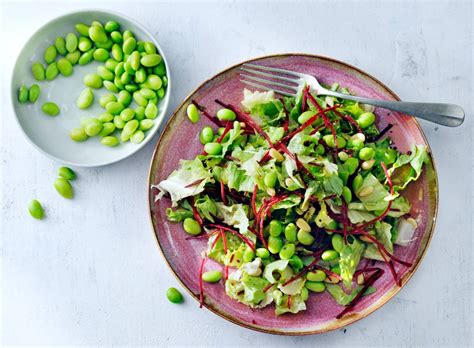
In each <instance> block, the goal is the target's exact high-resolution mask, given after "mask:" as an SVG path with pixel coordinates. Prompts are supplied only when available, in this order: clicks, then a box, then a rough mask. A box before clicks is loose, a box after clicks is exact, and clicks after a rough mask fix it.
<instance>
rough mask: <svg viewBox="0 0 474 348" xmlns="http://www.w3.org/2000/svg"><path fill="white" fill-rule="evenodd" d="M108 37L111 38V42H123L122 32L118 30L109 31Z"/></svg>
mask: <svg viewBox="0 0 474 348" xmlns="http://www.w3.org/2000/svg"><path fill="white" fill-rule="evenodd" d="M110 38H111V39H112V41H113V42H115V43H118V44H122V43H123V37H122V33H121V32H119V31H113V32H111V33H110Z"/></svg>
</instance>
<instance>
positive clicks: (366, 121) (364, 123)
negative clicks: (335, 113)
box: [357, 112, 375, 129]
mask: <svg viewBox="0 0 474 348" xmlns="http://www.w3.org/2000/svg"><path fill="white" fill-rule="evenodd" d="M374 122H375V115H374V114H373V113H371V112H364V113H363V114H362V115H360V116H359V118H358V119H357V123H358V124H359V126H360V128H362V129H366V128H368V127H370V126H371V125H373V124H374Z"/></svg>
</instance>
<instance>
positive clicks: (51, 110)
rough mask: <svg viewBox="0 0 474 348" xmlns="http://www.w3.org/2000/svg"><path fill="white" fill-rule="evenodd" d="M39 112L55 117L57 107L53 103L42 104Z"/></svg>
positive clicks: (57, 111)
mask: <svg viewBox="0 0 474 348" xmlns="http://www.w3.org/2000/svg"><path fill="white" fill-rule="evenodd" d="M41 110H43V112H44V113H45V114H47V115H49V116H57V115H58V114H59V106H57V105H56V104H55V103H53V102H47V103H44V104H43V106H41Z"/></svg>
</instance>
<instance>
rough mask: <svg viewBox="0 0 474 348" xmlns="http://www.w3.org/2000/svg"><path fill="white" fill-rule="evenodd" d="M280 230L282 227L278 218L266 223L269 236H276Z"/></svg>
mask: <svg viewBox="0 0 474 348" xmlns="http://www.w3.org/2000/svg"><path fill="white" fill-rule="evenodd" d="M282 231H283V227H282V225H281V222H280V221H278V220H272V221H270V224H269V225H268V232H269V233H270V235H271V236H273V237H278V236H279V235H280V234H281V232H282Z"/></svg>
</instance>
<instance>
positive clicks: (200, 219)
mask: <svg viewBox="0 0 474 348" xmlns="http://www.w3.org/2000/svg"><path fill="white" fill-rule="evenodd" d="M189 204H190V205H191V209H192V210H193V215H194V220H196V221H197V222H198V224H199V226H202V218H201V215H199V212H198V211H197V209H196V207H195V206H194V197H191V198H190V200H189Z"/></svg>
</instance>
